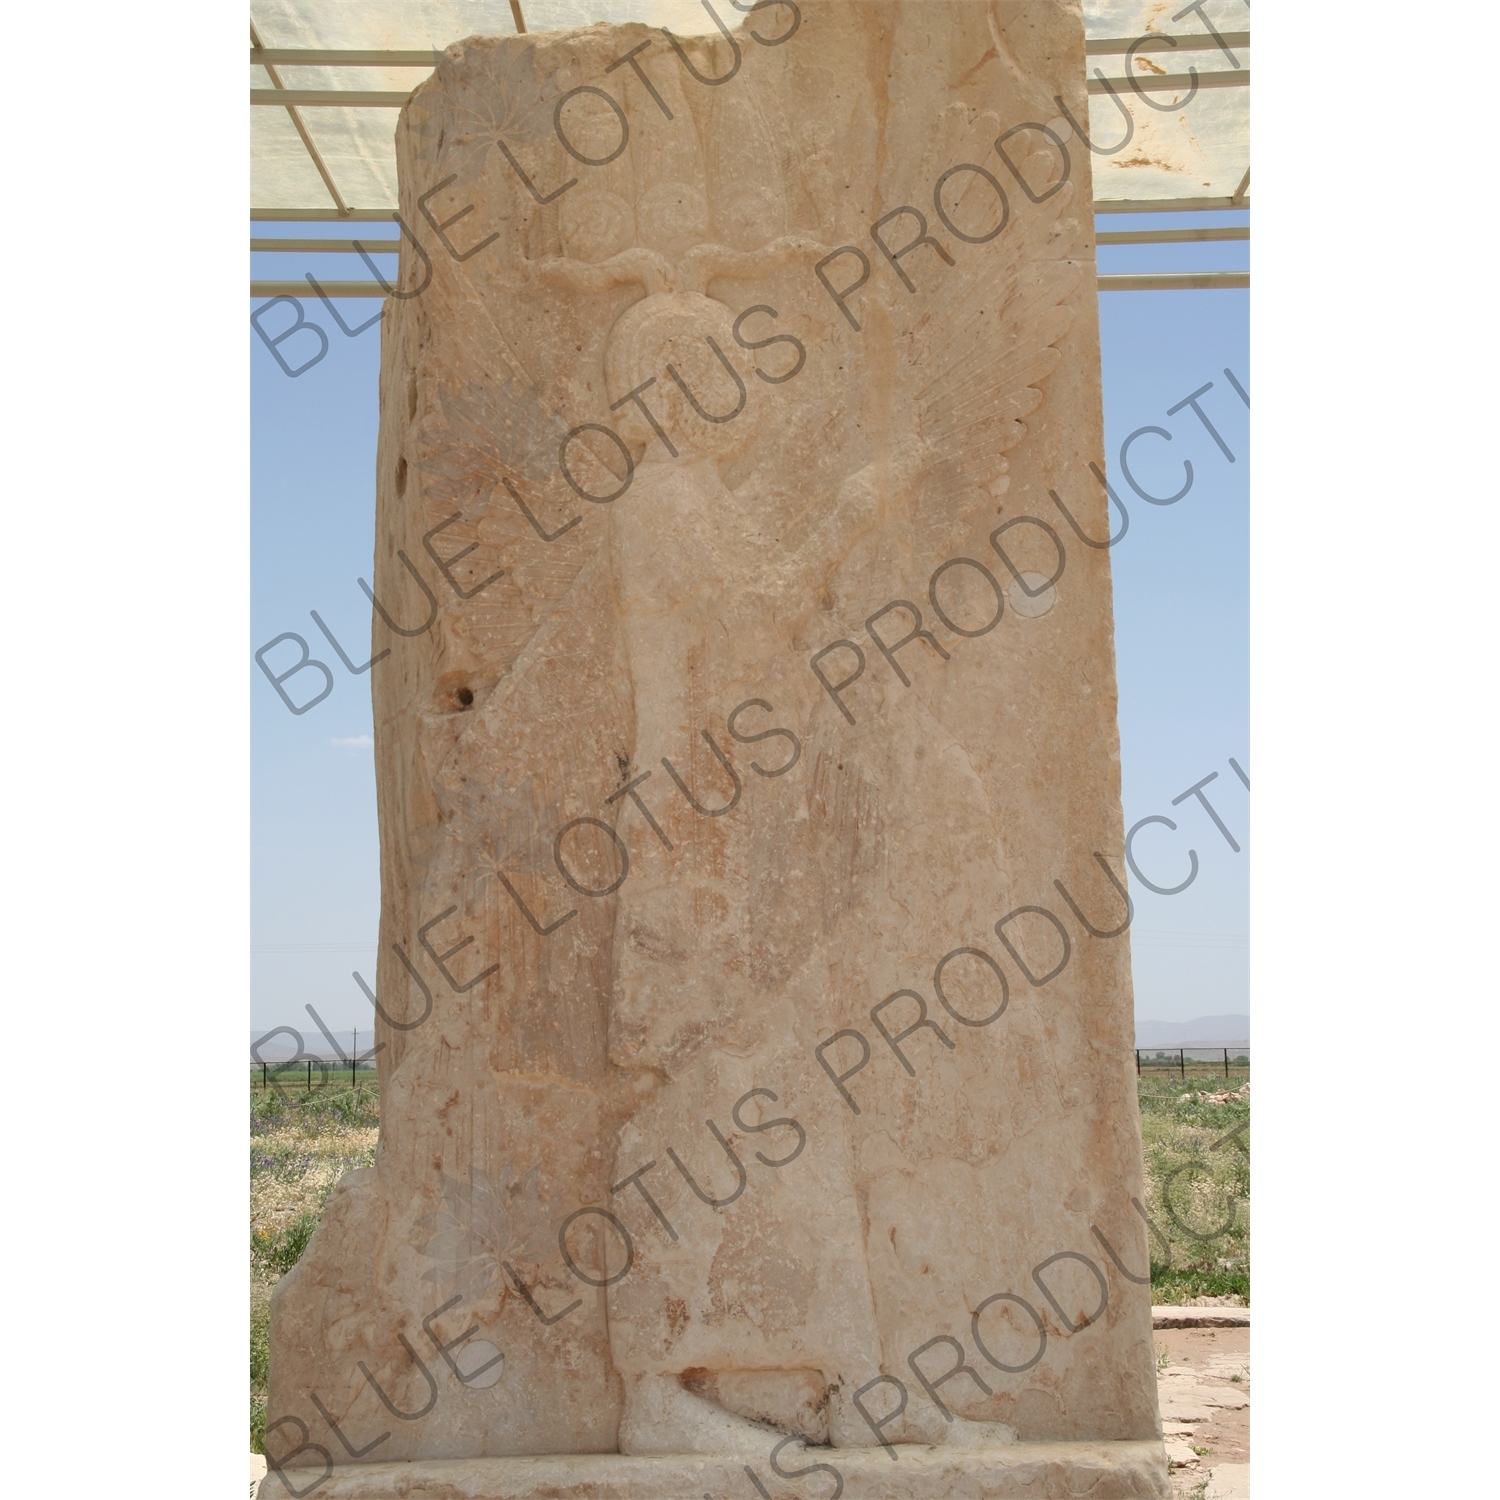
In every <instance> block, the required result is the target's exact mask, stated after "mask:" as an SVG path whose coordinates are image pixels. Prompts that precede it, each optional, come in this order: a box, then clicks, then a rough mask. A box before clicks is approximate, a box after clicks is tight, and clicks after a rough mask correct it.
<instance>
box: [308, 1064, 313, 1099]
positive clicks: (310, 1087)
mask: <svg viewBox="0 0 1500 1500" xmlns="http://www.w3.org/2000/svg"><path fill="white" fill-rule="evenodd" d="M307 1092H308V1093H309V1094H310V1093H312V1058H308V1060H307Z"/></svg>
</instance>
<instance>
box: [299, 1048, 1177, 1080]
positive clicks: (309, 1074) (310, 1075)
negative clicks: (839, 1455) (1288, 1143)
mask: <svg viewBox="0 0 1500 1500" xmlns="http://www.w3.org/2000/svg"><path fill="white" fill-rule="evenodd" d="M1177 1069H1178V1071H1179V1072H1180V1073H1181V1074H1182V1081H1183V1082H1184V1083H1186V1082H1187V1051H1186V1049H1185V1048H1182V1047H1179V1048H1178V1049H1177ZM309 1076H311V1075H310V1074H309Z"/></svg>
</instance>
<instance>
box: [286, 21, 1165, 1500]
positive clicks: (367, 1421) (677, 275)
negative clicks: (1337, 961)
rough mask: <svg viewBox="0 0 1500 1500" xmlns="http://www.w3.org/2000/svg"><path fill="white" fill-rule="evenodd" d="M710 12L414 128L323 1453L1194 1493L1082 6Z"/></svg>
mask: <svg viewBox="0 0 1500 1500" xmlns="http://www.w3.org/2000/svg"><path fill="white" fill-rule="evenodd" d="M738 9H739V10H740V11H749V12H750V13H749V14H747V15H744V16H740V15H739V14H736V13H735V12H734V11H732V10H731V7H730V6H729V5H728V4H725V5H717V6H715V7H713V13H715V14H718V13H722V14H723V15H724V16H725V17H728V16H730V15H733V16H734V20H735V21H736V22H738V23H739V24H738V25H737V26H735V27H734V28H732V30H726V31H725V32H724V34H723V35H718V34H715V35H712V36H710V37H708V38H704V39H691V40H681V41H677V40H675V39H673V38H669V37H667V36H664V35H663V34H662V32H661V31H660V30H659V29H658V30H652V29H650V28H647V27H644V26H625V27H611V26H602V25H601V26H595V27H591V28H589V29H587V30H582V31H575V32H568V33H554V34H542V35H537V36H532V37H505V38H478V39H473V40H470V41H468V42H465V43H462V44H459V45H458V46H455V47H453V48H450V49H449V51H448V53H447V54H446V56H445V57H444V59H443V61H442V63H441V65H440V66H439V68H438V69H437V72H436V74H435V75H434V77H433V78H432V79H431V80H430V81H429V82H428V83H427V84H425V85H423V87H422V88H421V89H419V90H418V92H417V94H416V96H415V97H414V99H413V101H412V102H411V104H410V105H409V106H408V107H407V109H406V110H405V111H404V112H403V115H402V120H401V125H400V127H399V131H398V148H399V152H400V162H401V173H402V219H403V221H404V222H403V227H404V229H405V230H406V240H407V243H406V247H405V249H404V250H403V253H402V267H401V275H400V279H399V281H398V283H397V296H396V297H395V298H393V299H392V300H391V301H389V302H388V303H387V318H386V322H385V324H384V327H383V338H384V356H383V370H382V379H381V408H382V411H381V436H380V457H379V479H378V528H377V543H376V548H377V553H376V564H375V597H376V600H377V610H378V611H379V614H378V616H377V619H376V622H375V631H374V648H373V650H374V652H375V653H376V662H375V665H374V666H373V667H372V669H371V684H372V691H373V693H374V700H375V707H376V725H377V727H376V757H377V769H378V785H379V798H380V826H381V861H382V898H383V907H382V930H381V941H382V951H381V958H380V965H379V970H378V985H377V993H378V995H379V1005H380V1019H379V1023H378V1029H377V1036H378V1039H379V1041H380V1042H381V1043H382V1044H383V1050H382V1051H381V1053H380V1066H381V1089H382V1127H381V1141H380V1150H379V1156H378V1161H377V1165H376V1167H375V1168H374V1169H372V1170H369V1171H365V1172H356V1173H352V1174H350V1176H349V1177H347V1178H346V1179H345V1180H344V1182H343V1183H341V1184H340V1186H339V1188H338V1189H337V1190H336V1192H335V1194H334V1197H333V1198H332V1200H331V1201H330V1205H329V1210H328V1213H327V1217H326V1219H325V1222H324V1223H323V1225H322V1227H321V1228H320V1229H319V1230H318V1232H317V1234H316V1236H315V1237H314V1239H313V1242H312V1244H311V1246H310V1247H309V1249H308V1251H307V1253H306V1255H305V1256H304V1258H303V1260H302V1262H301V1263H300V1264H299V1265H298V1266H297V1267H296V1269H295V1270H294V1271H293V1272H291V1273H290V1274H289V1275H288V1276H287V1277H286V1278H285V1279H284V1280H283V1281H282V1283H281V1284H280V1286H279V1287H278V1289H277V1292H276V1296H275V1299H274V1301H273V1314H272V1364H271V1403H270V1423H271V1428H270V1436H269V1438H268V1445H269V1446H270V1447H271V1449H272V1451H273V1456H275V1457H277V1458H278V1459H279V1460H280V1461H281V1462H282V1463H283V1464H284V1466H285V1467H284V1470H283V1472H284V1475H285V1478H286V1479H287V1480H288V1481H290V1482H291V1483H293V1484H295V1485H296V1486H297V1488H298V1490H299V1491H302V1492H306V1486H308V1485H312V1484H314V1483H316V1482H318V1476H319V1475H320V1474H321V1473H322V1472H323V1469H324V1467H325V1463H324V1457H323V1454H324V1453H325V1452H326V1454H327V1455H328V1456H329V1459H330V1462H331V1464H332V1465H333V1466H335V1470H336V1472H335V1474H334V1477H332V1478H330V1479H327V1480H324V1481H322V1489H323V1493H325V1494H328V1495H351V1496H352V1495H356V1494H357V1495H366V1494H369V1495H374V1494H385V1493H396V1489H395V1488H381V1485H387V1486H394V1485H396V1483H397V1480H396V1479H395V1478H393V1477H390V1476H392V1475H394V1474H396V1473H397V1472H401V1473H405V1474H406V1476H407V1480H406V1481H405V1482H409V1483H415V1482H416V1478H415V1477H416V1476H418V1475H419V1474H420V1475H425V1476H427V1478H425V1479H423V1481H422V1483H423V1485H426V1486H427V1487H426V1488H422V1490H421V1492H423V1493H433V1494H449V1493H451V1494H454V1495H460V1494H462V1495H476V1496H477V1495H491V1494H494V1495H501V1494H504V1495H523V1494H525V1495H531V1494H536V1495H541V1494H556V1495H564V1494H566V1495H572V1494H578V1495H583V1494H590V1495H606V1494H608V1495H620V1496H626V1495H630V1496H634V1495H637V1494H640V1495H645V1494H648V1493H650V1494H655V1495H676V1494H678V1493H679V1491H680V1492H681V1493H682V1494H683V1495H685V1496H686V1495H694V1496H696V1495H701V1494H703V1493H705V1492H706V1491H709V1492H713V1493H720V1492H722V1493H725V1494H728V1493H744V1494H747V1495H748V1494H750V1493H751V1492H752V1489H751V1483H752V1482H751V1480H750V1478H748V1477H747V1476H746V1473H745V1469H746V1466H747V1465H748V1466H749V1467H750V1468H751V1469H752V1470H753V1471H754V1473H755V1474H756V1475H757V1476H758V1478H757V1479H756V1481H755V1482H756V1483H762V1484H765V1485H767V1486H776V1485H781V1490H782V1491H785V1485H784V1484H783V1483H782V1481H781V1480H780V1479H778V1478H777V1477H776V1476H777V1473H778V1469H777V1468H775V1467H774V1466H773V1460H772V1450H773V1449H774V1448H776V1447H777V1445H778V1444H780V1445H781V1447H780V1449H779V1450H778V1456H777V1457H776V1458H775V1460H774V1464H775V1465H779V1472H780V1473H782V1474H785V1473H787V1472H789V1471H790V1470H793V1469H803V1468H805V1467H806V1466H807V1465H809V1464H811V1463H814V1462H818V1461H830V1460H832V1461H834V1462H835V1463H840V1464H844V1465H845V1466H847V1465H850V1464H852V1465H854V1468H852V1469H850V1471H849V1472H850V1480H849V1483H850V1493H851V1495H854V1494H856V1493H858V1494H868V1495H870V1496H875V1495H885V1494H892V1495H894V1494H897V1493H900V1494H903V1495H918V1494H927V1493H932V1494H938V1493H942V1494H951V1495H958V1494H964V1495H969V1494H972V1495H975V1496H978V1495H997V1496H998V1495H1004V1494H1011V1493H1027V1494H1033V1493H1036V1494H1049V1495H1050V1494H1053V1493H1056V1494H1063V1493H1074V1492H1081V1490H1082V1489H1085V1488H1087V1489H1089V1491H1090V1493H1093V1494H1095V1495H1098V1496H1101V1497H1102V1496H1107V1495H1114V1494H1119V1495H1125V1494H1130V1495H1136V1494H1143V1495H1144V1494H1158V1493H1161V1494H1164V1493H1165V1485H1166V1477H1165V1466H1164V1461H1162V1460H1161V1459H1160V1439H1159V1432H1160V1426H1159V1421H1158V1416H1157V1405H1156V1390H1155V1381H1154V1366H1153V1361H1152V1351H1151V1310H1150V1305H1149V1291H1148V1288H1147V1286H1146V1285H1145V1284H1144V1273H1145V1271H1146V1268H1147V1259H1148V1247H1147V1242H1146V1229H1145V1225H1144V1223H1143V1220H1142V1217H1141V1216H1140V1215H1139V1213H1138V1212H1137V1210H1136V1209H1135V1208H1134V1207H1133V1206H1132V1200H1133V1199H1138V1198H1139V1197H1140V1194H1141V1160H1140V1141H1139V1127H1138V1123H1137V1115H1136V1106H1135V1103H1134V1083H1133V1076H1132V1073H1131V1069H1130V1056H1131V1053H1130V1048H1131V1036H1132V1020H1131V999H1130V984H1129V953H1128V947H1127V944H1128V936H1127V935H1126V934H1125V933H1124V930H1123V927H1124V924H1125V922H1126V915H1127V913H1126V909H1125V902H1124V894H1123V893H1124V886H1123V884H1122V882H1123V878H1124V877H1123V868H1122V847H1121V846H1122V827H1121V814H1120V803H1119V764H1118V741H1117V734H1116V727H1115V684H1114V660H1113V645H1112V625H1111V601H1110V582H1109V569H1108V552H1107V550H1105V549H1104V548H1103V547H1102V545H1101V544H1102V542H1103V539H1104V538H1105V537H1107V536H1108V534H1109V519H1110V518H1109V516H1108V515H1107V514H1106V510H1105V497H1104V493H1103V491H1102V489H1101V487H1100V484H1099V482H1098V480H1097V479H1096V478H1095V477H1094V476H1093V475H1092V474H1091V473H1090V470H1089V464H1090V463H1091V462H1093V463H1095V464H1102V430H1101V427H1102V422H1101V409H1100V395H1099V356H1098V331H1097V307H1096V294H1095V290H1094V285H1093V277H1094V262H1093V244H1092V231H1091V215H1090V211H1089V207H1090V187H1089V176H1090V173H1089V162H1088V153H1087V151H1086V149H1085V148H1084V147H1083V146H1082V144H1081V143H1080V142H1078V141H1076V140H1070V139H1068V138H1067V136H1068V132H1067V126H1066V124H1065V123H1064V122H1063V121H1062V120H1061V119H1060V111H1059V105H1058V102H1057V101H1058V99H1059V98H1061V100H1062V102H1063V103H1064V104H1066V105H1067V107H1068V108H1069V109H1070V110H1071V112H1072V114H1073V116H1074V117H1075V118H1078V119H1082V118H1084V117H1085V116H1084V84H1083V80H1084V77H1085V69H1084V52H1083V28H1082V21H1081V18H1080V15H1079V11H1078V8H1077V6H1076V5H1072V4H1058V3H1030V4H1007V3H984V0H954V3H948V0H927V3H920V4H918V3H877V4H843V3H827V0H803V3H802V4H801V7H800V13H799V12H795V11H794V10H793V9H792V8H791V7H790V6H785V5H773V4H769V3H768V4H765V5H763V6H758V7H754V8H753V9H752V8H751V7H750V6H749V5H748V4H746V5H741V6H740V7H739V8H738ZM724 24H725V26H726V27H727V26H728V21H727V20H726V21H725V23H724ZM632 49H638V50H634V51H633V50H632ZM639 49H644V50H639ZM622 59H624V61H622ZM716 80H717V81H716ZM1043 126H1048V128H1049V130H1050V131H1051V135H1050V136H1049V133H1048V130H1044V129H1043V128H1042V127H1043ZM1015 127H1024V128H1021V129H1019V130H1017V129H1015ZM1008 132H1013V133H1009V134H1007V133H1008ZM997 142H998V145H997ZM992 231H994V232H992ZM924 234H925V235H926V236H928V238H926V239H925V241H922V242H919V238H920V236H922V235H924ZM1049 491H1056V493H1057V495H1058V497H1059V501H1060V503H1059V502H1058V501H1054V500H1053V499H1052V498H1051V496H1050V494H1049ZM611 497H612V498H611ZM1064 507H1066V511H1065V510H1064ZM1084 538H1088V539H1090V540H1089V541H1087V542H1086V541H1085V540H1084ZM997 614H998V618H997ZM919 627H920V633H914V631H917V630H918V628H919ZM381 652H388V653H389V654H388V655H385V656H380V655H379V653H381ZM997 924H998V930H997ZM466 1335H467V1337H465V1336H466ZM960 1366H961V1368H960ZM950 1372H953V1373H951V1375H950ZM945 1377H947V1378H945ZM282 1419H285V1420H284V1421H283V1420H282ZM279 1421H280V1422H281V1423H282V1425H280V1426H278V1425H277V1423H278V1422H279ZM304 1438H305V1446H303V1447H301V1448H300V1450H299V1449H298V1444H299V1441H303V1440H304ZM882 1443H885V1444H889V1445H890V1447H889V1449H888V1450H887V1451H882V1448H881V1446H879V1445H880V1444H882ZM804 1444H807V1445H810V1446H806V1447H804V1446H803V1445H804ZM1059 1444H1060V1445H1062V1446H1061V1447H1057V1446H1056V1445H1059ZM1079 1444H1083V1445H1085V1447H1087V1445H1093V1446H1092V1447H1089V1448H1088V1451H1087V1453H1085V1452H1084V1449H1083V1448H1080V1447H1078V1446H1076V1445H1079ZM1111 1444H1118V1445H1119V1447H1118V1449H1117V1450H1116V1449H1112V1448H1111V1447H1110V1445H1111ZM817 1445H831V1446H828V1447H823V1446H817ZM933 1445H939V1446H933ZM1032 1445H1045V1448H1043V1447H1033V1446H1032ZM1069 1445H1074V1446H1069ZM849 1450H863V1451H861V1452H850V1451H849ZM590 1454H591V1455H625V1456H626V1457H620V1456H616V1457H615V1458H613V1459H612V1460H608V1459H604V1458H596V1459H591V1460H590V1461H589V1463H588V1464H586V1465H583V1466H582V1468H578V1467H577V1466H576V1465H575V1466H574V1467H572V1468H570V1467H568V1465H567V1464H565V1463H563V1462H562V1460H561V1459H554V1460H548V1462H551V1463H552V1464H553V1469H547V1468H546V1467H545V1465H542V1467H540V1468H538V1467H537V1466H536V1465H535V1464H533V1465H532V1466H531V1467H529V1468H528V1467H527V1466H526V1465H524V1464H519V1465H518V1464H516V1463H509V1464H493V1463H492V1464H491V1465H489V1466H488V1467H486V1466H484V1465H479V1467H478V1468H476V1467H475V1466H474V1464H472V1463H465V1464H463V1465H458V1466H454V1467H450V1468H449V1469H447V1470H445V1469H444V1466H443V1464H442V1463H440V1462H436V1461H441V1460H453V1461H456V1460H465V1461H469V1460H480V1459H485V1458H489V1459H492V1460H494V1459H500V1458H502V1457H506V1456H514V1455H590ZM1058 1454H1062V1455H1063V1457H1058V1456H1057V1455H1058ZM652 1455H677V1456H678V1457H662V1458H659V1459H657V1458H652V1457H651V1456H652ZM681 1455H696V1456H697V1457H696V1458H694V1459H692V1460H691V1461H689V1460H687V1459H684V1458H682V1457H680V1456H681ZM841 1455H842V1456H841ZM1007 1455H1008V1456H1007ZM893 1457H894V1458H896V1459H897V1462H896V1463H894V1464H893V1463H891V1462H890V1459H891V1458H893ZM405 1460H420V1461H422V1462H421V1463H420V1464H416V1465H414V1466H413V1467H411V1468H410V1469H406V1470H401V1471H397V1470H392V1469H387V1468H386V1467H384V1466H385V1465H387V1464H390V1463H393V1462H396V1463H399V1462H400V1461H405ZM356 1462H357V1463H359V1464H361V1465H363V1466H364V1467H362V1468H360V1469H359V1470H355V1469H354V1468H352V1467H350V1468H345V1467H343V1466H345V1465H350V1466H352V1465H354V1464H356ZM653 1464H655V1465H656V1466H657V1467H656V1468H653V1467H652V1465H653ZM1028 1464H1030V1465H1033V1469H1027V1465H1028ZM559 1465H561V1467H559ZM695 1465H696V1467H695ZM923 1465H928V1466H929V1467H930V1466H932V1465H937V1468H934V1469H932V1470H931V1473H930V1474H929V1473H928V1469H924V1468H922V1466H923ZM944 1465H947V1467H946V1468H944V1467H943V1466H944ZM1038 1465H1039V1466H1040V1467H1035V1466H1038ZM1049 1465H1050V1467H1049ZM643 1466H644V1467H643ZM663 1466H664V1467H663ZM674 1466H675V1467H674ZM554 1469H555V1470H556V1472H554ZM658 1471H659V1472H658ZM919 1471H920V1472H921V1473H922V1474H928V1478H927V1479H925V1480H920V1482H919ZM1023 1471H1024V1472H1026V1473H1031V1474H1032V1475H1033V1479H1035V1475H1037V1474H1041V1473H1043V1472H1044V1471H1045V1473H1046V1474H1047V1475H1049V1476H1050V1477H1049V1478H1047V1479H1046V1482H1045V1487H1041V1488H1038V1487H1037V1483H1033V1481H1032V1480H1024V1481H1023V1480H1022V1479H1021V1478H1018V1477H1017V1476H1018V1475H1019V1474H1021V1473H1022V1472H1023ZM445 1472H446V1473H447V1475H448V1478H446V1479H444V1478H443V1477H442V1475H443V1473H445ZM898 1474H899V1475H901V1476H906V1477H903V1478H901V1479H899V1480H898V1479H896V1478H893V1477H892V1476H894V1475H898ZM382 1476H386V1477H384V1478H382ZM433 1476H436V1477H433ZM476 1476H478V1477H476ZM642 1476H645V1477H642ZM1039 1482H1040V1481H1038V1483H1039ZM281 1483H282V1480H281V1479H280V1478H278V1476H277V1475H276V1474H275V1473H273V1474H272V1475H271V1476H270V1477H269V1478H268V1480H267V1481H266V1484H267V1486H275V1487H277V1489H276V1492H278V1493H279V1487H280V1485H281ZM808 1483H809V1484H812V1485H813V1486H814V1488H816V1486H817V1484H819V1483H825V1484H826V1483H831V1479H829V1478H828V1476H826V1475H824V1476H823V1477H822V1478H814V1479H813V1480H809V1481H808ZM923 1485H926V1486H927V1487H926V1488H924V1487H922V1486H923ZM445 1486H446V1487H445ZM465 1486H468V1487H467V1488H466V1487H465ZM652 1486H656V1487H655V1488H653V1487H652ZM715 1486H720V1487H721V1489H715V1488H714V1487H715ZM857 1486H858V1487H857ZM903 1486H906V1487H903ZM945 1486H946V1487H945ZM418 1487H419V1488H421V1486H418ZM271 1492H272V1490H271V1489H269V1488H268V1489H267V1493H271ZM778 1493H779V1492H778ZM797 1493H801V1490H798V1491H797ZM819 1493H822V1491H819Z"/></svg>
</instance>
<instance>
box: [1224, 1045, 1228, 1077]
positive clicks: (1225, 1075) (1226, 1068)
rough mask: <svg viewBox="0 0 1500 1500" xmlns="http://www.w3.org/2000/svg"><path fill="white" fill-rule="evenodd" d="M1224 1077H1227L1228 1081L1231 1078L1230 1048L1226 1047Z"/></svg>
mask: <svg viewBox="0 0 1500 1500" xmlns="http://www.w3.org/2000/svg"><path fill="white" fill-rule="evenodd" d="M1224 1077H1225V1079H1226V1080H1227V1079H1228V1077H1229V1048H1228V1047H1226V1048H1225V1049H1224Z"/></svg>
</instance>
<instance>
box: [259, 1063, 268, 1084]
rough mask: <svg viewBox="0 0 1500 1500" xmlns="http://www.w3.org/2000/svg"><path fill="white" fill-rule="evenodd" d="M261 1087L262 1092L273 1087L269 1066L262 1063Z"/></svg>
mask: <svg viewBox="0 0 1500 1500" xmlns="http://www.w3.org/2000/svg"><path fill="white" fill-rule="evenodd" d="M260 1086H261V1089H262V1091H264V1090H266V1089H269V1088H270V1087H271V1077H270V1074H269V1072H268V1071H267V1065H266V1064H265V1063H262V1064H261V1065H260Z"/></svg>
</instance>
